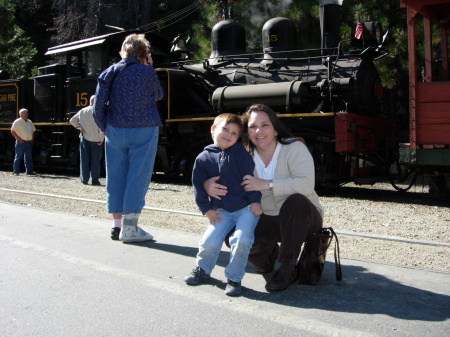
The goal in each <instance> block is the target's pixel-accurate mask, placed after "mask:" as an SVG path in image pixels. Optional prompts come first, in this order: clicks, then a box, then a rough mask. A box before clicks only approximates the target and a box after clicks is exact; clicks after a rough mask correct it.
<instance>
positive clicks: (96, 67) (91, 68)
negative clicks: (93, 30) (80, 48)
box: [85, 48, 102, 77]
mask: <svg viewBox="0 0 450 337" xmlns="http://www.w3.org/2000/svg"><path fill="white" fill-rule="evenodd" d="M101 57H102V53H101V49H100V48H97V49H92V50H86V52H85V61H86V77H94V76H98V75H100V73H101V71H102V69H101V60H102V59H101Z"/></svg>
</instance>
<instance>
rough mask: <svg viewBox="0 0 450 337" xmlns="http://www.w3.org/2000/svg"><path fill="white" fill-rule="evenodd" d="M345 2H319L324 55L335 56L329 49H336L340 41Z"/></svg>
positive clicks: (321, 0)
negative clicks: (343, 3) (343, 4)
mask: <svg viewBox="0 0 450 337" xmlns="http://www.w3.org/2000/svg"><path fill="white" fill-rule="evenodd" d="M342 2H343V0H319V14H320V32H321V36H322V45H321V48H322V55H329V54H333V53H334V51H332V50H326V49H327V48H336V47H337V46H338V45H339V41H340V26H341V19H342Z"/></svg>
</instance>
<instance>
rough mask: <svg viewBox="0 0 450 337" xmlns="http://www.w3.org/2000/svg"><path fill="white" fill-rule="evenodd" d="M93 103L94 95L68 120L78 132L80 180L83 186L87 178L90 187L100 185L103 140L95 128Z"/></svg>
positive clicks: (101, 133)
mask: <svg viewBox="0 0 450 337" xmlns="http://www.w3.org/2000/svg"><path fill="white" fill-rule="evenodd" d="M94 102H95V95H92V96H91V99H90V105H89V106H87V107H85V108H83V109H81V110H80V111H78V113H77V114H76V115H75V116H73V117H72V118H71V119H70V124H72V125H73V126H74V127H75V128H76V129H78V130H80V180H81V182H82V183H83V184H85V185H86V184H87V183H88V181H89V178H91V183H92V185H100V181H99V178H100V161H101V160H102V153H103V140H104V139H105V135H104V133H103V132H102V130H100V128H99V127H98V126H97V124H96V123H95V121H94V117H93V115H92V114H93V105H94Z"/></svg>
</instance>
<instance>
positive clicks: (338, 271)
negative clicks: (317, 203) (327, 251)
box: [323, 227, 342, 281]
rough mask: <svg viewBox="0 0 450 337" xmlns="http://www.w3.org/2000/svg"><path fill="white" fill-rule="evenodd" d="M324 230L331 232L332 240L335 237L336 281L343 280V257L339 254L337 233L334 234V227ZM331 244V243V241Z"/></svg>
mask: <svg viewBox="0 0 450 337" xmlns="http://www.w3.org/2000/svg"><path fill="white" fill-rule="evenodd" d="M323 230H328V231H329V232H331V239H333V237H334V239H335V240H334V265H335V267H336V280H338V281H341V280H342V269H341V257H340V253H339V241H338V238H337V235H336V233H335V232H334V230H333V228H332V227H327V228H323ZM330 243H331V241H330Z"/></svg>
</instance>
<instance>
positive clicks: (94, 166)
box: [80, 136, 103, 183]
mask: <svg viewBox="0 0 450 337" xmlns="http://www.w3.org/2000/svg"><path fill="white" fill-rule="evenodd" d="M102 154H103V144H102V145H97V143H96V142H90V141H88V140H87V139H85V138H84V137H83V136H82V137H81V138H80V180H81V181H82V182H84V183H87V182H88V181H89V177H91V179H92V182H97V181H98V179H99V178H100V161H101V160H102Z"/></svg>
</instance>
